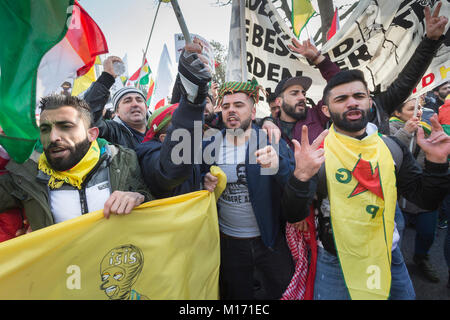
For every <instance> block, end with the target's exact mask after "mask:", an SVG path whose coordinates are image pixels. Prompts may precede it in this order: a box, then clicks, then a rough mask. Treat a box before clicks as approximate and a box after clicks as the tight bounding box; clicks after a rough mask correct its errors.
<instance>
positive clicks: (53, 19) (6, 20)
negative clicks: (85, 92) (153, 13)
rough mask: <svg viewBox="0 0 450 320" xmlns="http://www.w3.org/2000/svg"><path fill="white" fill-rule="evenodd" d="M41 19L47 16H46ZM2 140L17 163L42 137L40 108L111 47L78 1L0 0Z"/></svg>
mask: <svg viewBox="0 0 450 320" xmlns="http://www.w3.org/2000/svg"><path fill="white" fill-rule="evenodd" d="M42 17H46V18H45V19H43V18H42ZM0 25H1V29H2V30H4V31H5V30H14V32H9V31H8V32H3V36H2V40H3V41H2V46H1V48H0V126H1V127H2V129H3V131H4V132H5V135H1V136H0V144H2V145H3V146H4V148H5V149H6V150H7V151H8V153H9V155H10V156H11V158H12V159H14V160H15V161H16V162H18V163H23V162H24V161H26V160H27V159H28V157H29V155H30V154H31V152H32V151H33V148H34V145H35V143H36V141H37V140H38V138H39V132H38V128H37V124H36V112H35V110H36V106H37V102H38V101H39V99H40V98H41V97H43V96H45V95H47V94H49V93H52V92H54V91H55V90H57V89H58V88H59V87H60V86H61V84H62V83H63V82H64V81H65V80H66V79H68V78H76V77H77V76H81V75H83V74H85V73H87V72H88V71H89V69H90V68H91V66H92V65H93V64H94V62H95V57H96V55H98V54H101V53H105V52H107V51H108V49H107V45H106V41H105V39H104V37H103V35H102V33H101V30H100V29H99V28H98V26H97V25H96V24H95V22H94V21H93V20H92V19H91V18H90V17H89V15H88V14H87V13H86V12H85V11H84V10H83V8H81V6H80V5H79V4H78V3H77V2H76V1H75V2H74V1H73V0H71V1H69V0H42V1H12V0H6V1H1V2H0Z"/></svg>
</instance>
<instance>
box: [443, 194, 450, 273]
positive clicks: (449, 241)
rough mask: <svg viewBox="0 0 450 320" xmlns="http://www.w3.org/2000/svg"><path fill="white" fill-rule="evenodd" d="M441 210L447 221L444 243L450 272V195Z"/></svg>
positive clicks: (445, 199)
mask: <svg viewBox="0 0 450 320" xmlns="http://www.w3.org/2000/svg"><path fill="white" fill-rule="evenodd" d="M441 210H442V211H443V212H444V217H445V218H446V219H447V236H446V237H445V242H444V257H445V261H446V262H447V268H448V270H449V272H450V226H449V225H448V224H449V223H450V193H449V194H447V196H446V197H445V198H444V200H442V206H441Z"/></svg>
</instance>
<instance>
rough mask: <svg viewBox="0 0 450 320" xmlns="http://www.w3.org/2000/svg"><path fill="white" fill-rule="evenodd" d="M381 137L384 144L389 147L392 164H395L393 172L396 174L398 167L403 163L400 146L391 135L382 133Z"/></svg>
mask: <svg viewBox="0 0 450 320" xmlns="http://www.w3.org/2000/svg"><path fill="white" fill-rule="evenodd" d="M381 139H383V141H384V143H385V144H386V146H387V147H388V148H389V151H390V152H391V154H392V159H394V165H395V173H396V174H398V172H399V170H400V167H401V166H402V163H403V150H402V148H400V146H399V145H398V143H397V142H396V141H395V140H394V139H392V138H391V137H388V136H385V135H382V136H381Z"/></svg>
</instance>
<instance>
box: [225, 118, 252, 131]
mask: <svg viewBox="0 0 450 320" xmlns="http://www.w3.org/2000/svg"><path fill="white" fill-rule="evenodd" d="M251 124H252V118H251V117H249V118H248V119H245V120H243V121H242V122H241V125H240V126H239V128H227V132H230V133H231V134H232V135H234V136H240V135H241V134H243V133H244V132H245V131H246V130H247V129H248V128H249V127H250V125H251ZM241 130H242V131H241Z"/></svg>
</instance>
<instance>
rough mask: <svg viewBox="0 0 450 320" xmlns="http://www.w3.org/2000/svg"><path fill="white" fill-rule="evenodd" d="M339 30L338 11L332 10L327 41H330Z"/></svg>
mask: <svg viewBox="0 0 450 320" xmlns="http://www.w3.org/2000/svg"><path fill="white" fill-rule="evenodd" d="M338 30H339V14H338V9H337V8H336V9H335V10H334V16H333V21H332V22H331V27H330V30H329V31H328V32H327V40H330V39H331V38H332V37H333V36H334V35H335V34H336V32H337V31H338Z"/></svg>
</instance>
